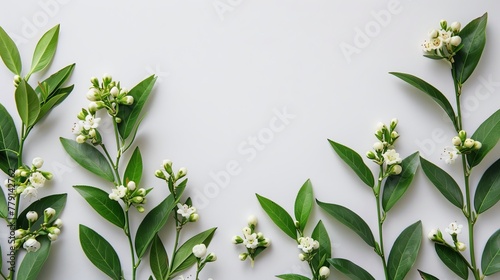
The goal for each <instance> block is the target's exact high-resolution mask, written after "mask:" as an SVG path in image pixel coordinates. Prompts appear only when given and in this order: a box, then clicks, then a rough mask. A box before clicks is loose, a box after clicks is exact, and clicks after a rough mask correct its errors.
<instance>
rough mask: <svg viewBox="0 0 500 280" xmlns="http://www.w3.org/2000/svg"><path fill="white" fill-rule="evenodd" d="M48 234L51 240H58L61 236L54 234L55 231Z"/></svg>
mask: <svg viewBox="0 0 500 280" xmlns="http://www.w3.org/2000/svg"><path fill="white" fill-rule="evenodd" d="M47 235H48V237H49V240H50V241H56V240H57V238H58V237H59V235H57V234H54V233H49V234H47Z"/></svg>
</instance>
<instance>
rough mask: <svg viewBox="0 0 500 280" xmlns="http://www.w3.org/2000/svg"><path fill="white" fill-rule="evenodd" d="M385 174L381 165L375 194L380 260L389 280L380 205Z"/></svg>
mask: <svg viewBox="0 0 500 280" xmlns="http://www.w3.org/2000/svg"><path fill="white" fill-rule="evenodd" d="M383 174H384V167H383V166H382V165H380V173H379V177H378V180H377V186H376V191H375V192H374V193H375V202H376V204H377V220H378V235H379V244H380V253H379V255H380V258H381V259H382V265H383V267H384V274H385V279H387V280H388V279H389V272H388V271H387V261H386V260H385V253H384V235H383V229H382V226H383V224H384V220H385V218H384V217H383V215H382V209H381V205H380V199H379V197H380V188H381V187H382V180H383Z"/></svg>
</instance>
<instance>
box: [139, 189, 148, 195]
mask: <svg viewBox="0 0 500 280" xmlns="http://www.w3.org/2000/svg"><path fill="white" fill-rule="evenodd" d="M146 193H147V192H146V190H145V189H144V188H140V189H138V190H137V194H138V195H140V196H145V195H146Z"/></svg>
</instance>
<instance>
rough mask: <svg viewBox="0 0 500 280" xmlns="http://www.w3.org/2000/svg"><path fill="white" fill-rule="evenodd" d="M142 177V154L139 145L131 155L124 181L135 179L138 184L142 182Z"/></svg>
mask: <svg viewBox="0 0 500 280" xmlns="http://www.w3.org/2000/svg"><path fill="white" fill-rule="evenodd" d="M141 178H142V156H141V151H140V150H139V147H136V148H135V150H134V152H133V153H132V156H131V157H130V160H129V162H128V165H127V168H126V169H125V174H124V178H123V182H128V181H134V182H135V183H136V184H137V185H139V184H140V183H141Z"/></svg>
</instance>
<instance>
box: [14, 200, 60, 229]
mask: <svg viewBox="0 0 500 280" xmlns="http://www.w3.org/2000/svg"><path fill="white" fill-rule="evenodd" d="M67 197H68V195H67V194H65V193H63V194H53V195H49V196H46V197H42V198H40V199H39V200H36V201H35V202H33V203H31V205H29V206H28V207H26V209H24V210H23V211H22V212H21V214H19V215H18V218H17V228H18V229H19V228H23V229H27V228H28V225H29V223H28V220H27V219H26V214H27V213H28V211H35V212H37V213H38V220H37V221H36V222H34V223H32V225H31V228H32V229H35V228H36V229H37V228H39V227H40V225H41V224H42V223H43V211H44V210H45V209H47V208H49V207H50V208H53V209H54V210H56V214H55V215H54V217H52V218H51V219H50V221H49V223H50V222H52V221H55V220H56V219H57V218H59V215H61V213H62V211H63V209H64V206H66V200H67Z"/></svg>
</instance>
